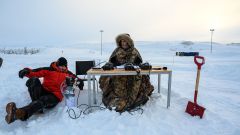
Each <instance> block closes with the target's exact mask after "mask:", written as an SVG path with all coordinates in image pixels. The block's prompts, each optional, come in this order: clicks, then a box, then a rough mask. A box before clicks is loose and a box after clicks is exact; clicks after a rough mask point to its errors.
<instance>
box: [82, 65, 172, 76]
mask: <svg viewBox="0 0 240 135" xmlns="http://www.w3.org/2000/svg"><path fill="white" fill-rule="evenodd" d="M159 68H161V67H160V66H154V67H153V68H152V70H141V69H137V70H139V71H140V73H144V74H149V73H170V72H172V70H169V69H167V70H163V69H162V68H161V69H160V70H159ZM121 73H124V74H136V71H126V70H125V69H123V68H121V69H119V68H118V69H116V68H115V69H114V70H103V69H89V70H88V71H87V74H121Z"/></svg>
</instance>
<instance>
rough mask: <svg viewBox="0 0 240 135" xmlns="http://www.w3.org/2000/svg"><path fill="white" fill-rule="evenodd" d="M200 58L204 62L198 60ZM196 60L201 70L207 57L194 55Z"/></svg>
mask: <svg viewBox="0 0 240 135" xmlns="http://www.w3.org/2000/svg"><path fill="white" fill-rule="evenodd" d="M198 59H201V60H202V62H198ZM194 62H195V64H196V65H197V66H198V69H199V70H201V67H202V65H203V64H204V63H205V59H204V57H203V56H194Z"/></svg>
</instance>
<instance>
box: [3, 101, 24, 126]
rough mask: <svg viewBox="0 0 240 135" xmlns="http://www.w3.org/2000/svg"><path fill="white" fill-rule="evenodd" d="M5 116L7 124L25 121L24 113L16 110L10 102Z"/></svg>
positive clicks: (14, 105) (21, 110)
mask: <svg viewBox="0 0 240 135" xmlns="http://www.w3.org/2000/svg"><path fill="white" fill-rule="evenodd" d="M6 112H7V115H6V116H5V120H6V122H7V123H8V124H10V123H12V122H14V121H15V120H18V119H19V120H25V116H26V111H24V110H23V109H18V108H17V107H16V104H15V103H14V102H10V103H8V104H7V106H6Z"/></svg>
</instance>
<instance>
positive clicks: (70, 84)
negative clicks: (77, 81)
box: [66, 77, 74, 86]
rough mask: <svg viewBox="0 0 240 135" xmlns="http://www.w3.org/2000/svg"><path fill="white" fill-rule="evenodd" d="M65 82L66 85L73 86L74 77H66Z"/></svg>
mask: <svg viewBox="0 0 240 135" xmlns="http://www.w3.org/2000/svg"><path fill="white" fill-rule="evenodd" d="M66 84H67V86H73V84H74V79H73V78H72V77H66Z"/></svg>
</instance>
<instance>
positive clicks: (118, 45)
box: [116, 33, 134, 48]
mask: <svg viewBox="0 0 240 135" xmlns="http://www.w3.org/2000/svg"><path fill="white" fill-rule="evenodd" d="M122 39H124V40H125V41H127V43H128V45H129V46H130V48H134V43H133V40H132V39H131V37H130V35H129V34H127V33H123V34H119V35H118V36H117V37H116V43H117V47H121V46H120V41H121V40H122Z"/></svg>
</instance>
